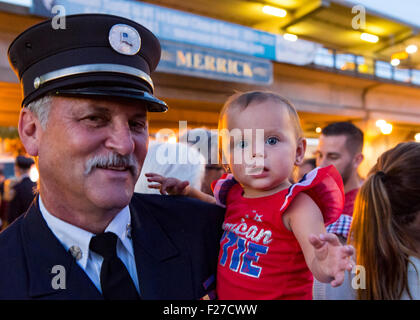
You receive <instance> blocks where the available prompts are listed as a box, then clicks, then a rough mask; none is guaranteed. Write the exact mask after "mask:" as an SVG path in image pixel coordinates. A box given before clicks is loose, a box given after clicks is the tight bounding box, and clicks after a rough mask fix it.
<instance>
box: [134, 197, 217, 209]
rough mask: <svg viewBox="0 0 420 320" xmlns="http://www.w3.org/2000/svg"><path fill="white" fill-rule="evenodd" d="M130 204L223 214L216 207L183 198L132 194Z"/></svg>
mask: <svg viewBox="0 0 420 320" xmlns="http://www.w3.org/2000/svg"><path fill="white" fill-rule="evenodd" d="M131 203H132V204H133V205H136V204H140V203H142V204H144V205H150V206H155V207H161V208H162V209H166V208H168V209H171V208H174V207H182V208H187V209H191V210H205V211H214V212H219V213H224V209H223V208H221V207H219V206H217V205H214V204H210V203H207V202H203V201H200V200H197V199H193V198H189V197H185V196H165V195H158V194H144V193H134V195H133V198H132V199H131Z"/></svg>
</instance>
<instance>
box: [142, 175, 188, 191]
mask: <svg viewBox="0 0 420 320" xmlns="http://www.w3.org/2000/svg"><path fill="white" fill-rule="evenodd" d="M145 176H146V177H147V181H148V182H156V184H149V188H151V189H159V190H160V193H161V194H163V195H167V194H170V195H181V196H186V195H188V185H189V182H188V181H181V180H179V179H177V178H167V177H164V176H161V175H160V174H157V173H146V174H145Z"/></svg>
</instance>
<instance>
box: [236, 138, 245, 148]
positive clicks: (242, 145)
mask: <svg viewBox="0 0 420 320" xmlns="http://www.w3.org/2000/svg"><path fill="white" fill-rule="evenodd" d="M237 147H238V148H241V149H245V148H246V147H248V142H246V141H244V140H242V141H239V142H238V143H237Z"/></svg>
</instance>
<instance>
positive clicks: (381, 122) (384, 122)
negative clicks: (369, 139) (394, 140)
mask: <svg viewBox="0 0 420 320" xmlns="http://www.w3.org/2000/svg"><path fill="white" fill-rule="evenodd" d="M375 124H376V126H377V127H378V128H380V127H382V126H383V125H384V124H386V121H385V120H383V119H380V120H377V121H376V123H375Z"/></svg>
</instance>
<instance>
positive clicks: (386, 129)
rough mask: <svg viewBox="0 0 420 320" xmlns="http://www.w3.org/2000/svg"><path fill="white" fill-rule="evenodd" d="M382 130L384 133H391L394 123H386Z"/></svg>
mask: <svg viewBox="0 0 420 320" xmlns="http://www.w3.org/2000/svg"><path fill="white" fill-rule="evenodd" d="M381 132H382V134H390V133H391V132H392V124H390V123H385V124H384V125H383V126H382V127H381Z"/></svg>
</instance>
